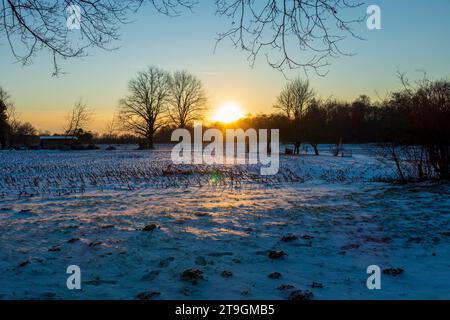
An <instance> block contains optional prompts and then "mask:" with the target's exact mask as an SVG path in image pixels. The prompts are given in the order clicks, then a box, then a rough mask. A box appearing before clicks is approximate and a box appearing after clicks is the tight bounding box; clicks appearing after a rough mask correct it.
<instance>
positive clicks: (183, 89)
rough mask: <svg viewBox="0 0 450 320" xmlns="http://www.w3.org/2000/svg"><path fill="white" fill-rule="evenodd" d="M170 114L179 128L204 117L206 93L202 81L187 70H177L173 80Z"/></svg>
mask: <svg viewBox="0 0 450 320" xmlns="http://www.w3.org/2000/svg"><path fill="white" fill-rule="evenodd" d="M170 91H171V92H170V107H169V116H170V119H171V120H172V122H173V123H174V124H175V125H176V126H178V127H179V128H185V127H186V126H188V125H189V124H191V123H192V122H193V121H194V120H198V119H200V118H201V117H202V112H204V111H205V110H206V101H207V99H206V94H205V90H204V89H203V84H202V82H201V81H200V80H199V79H197V78H196V77H195V76H193V75H191V74H189V73H188V72H187V71H177V72H175V73H174V75H173V77H172V81H171V90H170Z"/></svg>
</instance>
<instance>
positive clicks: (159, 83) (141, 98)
mask: <svg viewBox="0 0 450 320" xmlns="http://www.w3.org/2000/svg"><path fill="white" fill-rule="evenodd" d="M170 82H171V81H170V75H169V74H168V73H167V72H165V71H163V70H161V69H159V68H156V67H149V68H148V69H147V70H146V71H143V72H139V73H138V75H137V76H136V78H134V79H132V80H131V81H130V82H129V83H128V91H129V95H128V96H127V97H125V98H124V99H121V100H120V108H119V117H120V120H121V123H122V124H123V129H124V130H128V131H132V132H133V133H135V134H137V135H139V136H141V137H144V138H145V139H146V141H147V143H146V148H149V149H153V137H154V135H155V133H156V132H157V131H158V130H159V129H160V128H161V126H162V125H163V124H164V122H163V121H162V120H163V118H164V116H165V115H166V113H167V108H168V103H169V101H170Z"/></svg>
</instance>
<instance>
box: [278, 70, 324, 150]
mask: <svg viewBox="0 0 450 320" xmlns="http://www.w3.org/2000/svg"><path fill="white" fill-rule="evenodd" d="M314 97H315V93H314V90H313V89H312V88H311V86H310V84H309V81H307V80H302V79H301V78H297V79H295V80H293V81H291V82H289V83H288V84H287V85H286V86H285V87H284V89H283V90H282V91H281V92H280V94H279V95H278V98H277V104H276V105H275V106H274V107H275V108H276V109H279V110H281V111H282V112H283V113H284V114H285V115H286V117H287V118H288V119H289V120H292V122H293V123H292V125H293V126H294V127H295V130H294V132H295V135H296V137H295V139H296V141H295V143H294V144H295V150H294V153H296V154H299V153H300V145H301V137H300V131H301V130H300V120H301V119H302V117H303V115H304V112H305V110H306V108H307V107H308V105H309V104H310V103H311V101H313V99H314Z"/></svg>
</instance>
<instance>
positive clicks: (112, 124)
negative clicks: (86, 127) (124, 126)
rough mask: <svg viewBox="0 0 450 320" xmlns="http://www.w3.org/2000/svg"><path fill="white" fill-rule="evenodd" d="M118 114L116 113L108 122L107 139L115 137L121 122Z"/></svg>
mask: <svg viewBox="0 0 450 320" xmlns="http://www.w3.org/2000/svg"><path fill="white" fill-rule="evenodd" d="M118 122H119V121H118V119H117V115H116V114H114V115H113V117H112V119H111V120H110V121H108V122H107V123H106V130H105V137H106V138H107V139H110V140H111V139H113V138H114V137H115V135H116V133H117V131H118V127H119V123H118Z"/></svg>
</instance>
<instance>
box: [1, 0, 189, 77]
mask: <svg viewBox="0 0 450 320" xmlns="http://www.w3.org/2000/svg"><path fill="white" fill-rule="evenodd" d="M145 2H149V3H150V4H152V5H153V7H154V8H155V9H156V10H157V11H158V12H160V13H162V14H165V15H176V14H178V13H179V12H180V10H181V9H183V8H187V9H191V8H192V6H193V5H194V4H195V1H193V0H96V1H85V0H71V1H67V0H49V1H40V0H2V1H0V37H4V38H6V40H7V42H8V44H9V46H10V49H11V52H12V53H13V55H14V57H15V58H16V59H17V60H18V61H20V62H22V63H24V64H27V63H29V62H30V61H31V59H32V57H33V56H34V55H35V54H36V53H37V52H38V51H40V50H42V49H48V50H49V51H50V53H51V55H52V57H53V63H54V75H57V74H58V73H59V72H60V70H59V68H58V63H57V58H63V59H67V58H74V57H81V56H84V55H85V54H86V52H85V51H86V49H87V48H92V47H97V48H102V49H111V47H110V45H111V43H112V42H113V41H116V40H118V39H119V32H118V31H119V27H118V26H119V25H120V24H123V23H126V22H128V19H127V16H128V15H129V14H130V13H133V12H136V11H137V10H138V9H139V8H141V6H142V5H143V4H144V3H145ZM78 8H79V12H78V10H77V12H75V11H74V10H76V9H78ZM78 13H79V15H78ZM72 16H73V17H72ZM66 19H67V20H68V21H69V19H72V20H71V21H74V22H79V23H80V30H79V31H80V33H79V37H78V38H77V39H76V41H73V40H74V39H73V37H74V35H73V34H75V33H72V34H71V30H70V29H69V28H68V27H67V25H66V23H65V21H66Z"/></svg>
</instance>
